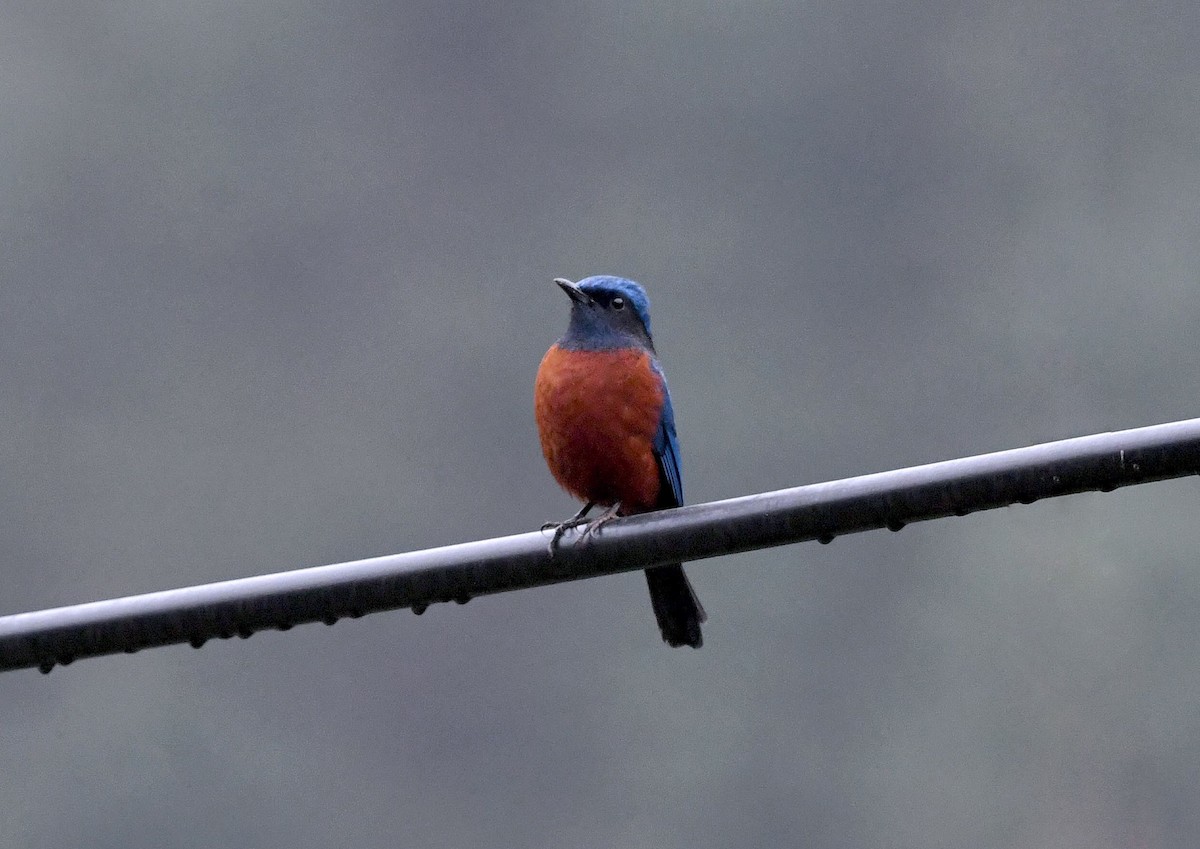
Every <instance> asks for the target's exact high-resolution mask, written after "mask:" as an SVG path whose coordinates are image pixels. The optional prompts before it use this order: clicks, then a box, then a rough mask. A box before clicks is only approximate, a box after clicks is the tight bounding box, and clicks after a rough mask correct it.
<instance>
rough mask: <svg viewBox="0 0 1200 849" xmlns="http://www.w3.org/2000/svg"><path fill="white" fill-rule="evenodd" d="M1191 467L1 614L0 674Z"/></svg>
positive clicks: (808, 504) (994, 484)
mask: <svg viewBox="0 0 1200 849" xmlns="http://www.w3.org/2000/svg"><path fill="white" fill-rule="evenodd" d="M1198 471H1200V419H1190V420H1188V421H1181V422H1173V423H1170V424H1161V425H1154V426H1152V427H1144V428H1137V429H1134V430H1125V431H1119V432H1116V433H1101V434H1094V435H1091V436H1081V437H1078V438H1075V439H1066V440H1062V441H1060V442H1049V443H1045V444H1042V445H1034V446H1031V447H1029V448H1017V449H1013V450H1010V451H1001V452H997V453H994V454H983V455H979V456H975V457H965V458H961V459H957V460H947V461H945V462H941V463H932V464H929V465H925V466H914V467H911V468H906V469H897V470H894V471H889V472H880V473H878V474H872V475H864V476H862V477H854V478H847V479H845V480H837V481H829V482H827V483H818V484H812V485H809V486H801V487H796V488H794V489H784V490H779V491H777V492H764V493H759V494H757V495H747V496H743V497H741V498H732V499H729V500H726V501H714V502H710V503H707V504H695V505H691V506H687V507H680V508H678V509H674V510H664V511H661V512H658V513H650V514H644V515H640V516H631V517H629V518H626V519H620V520H617V521H614V522H612V523H610V524H608V525H606V526H605V528H604V530H603V531H602V532H600V533H598V534H595V535H594V536H593V537H592V538H591V539H589V540H588V541H587V543H586V544H584V545H580V546H576V545H574V544H573V543H574V541H575V539H576V538H577V535H578V531H570V532H568V533H567V534H565V535H564V536H563V539H562V541H561V543H560V545H559V547H558V548H557V549H556V551H555V553H554V554H553V555H551V553H550V551H549V548H548V545H547V543H548V540H549V533H537V532H535V533H525V534H519V535H517V536H509V537H499V538H496V539H488V540H480V541H477V542H467V543H461V544H458V545H451V546H446V547H444V548H432V549H427V550H424V551H413V552H408V553H404V554H393V555H389V556H386V557H373V558H369V559H367V560H355V561H352V562H349V563H337V564H334V565H330V566H317V567H313V568H308V569H299V570H295V571H291V572H280V573H277V574H272V575H260V576H256V577H251V578H240V579H237V580H232V581H224V582H221V583H216V584H204V585H201V586H193V587H185V588H182V589H175V590H167V591H164V592H155V593H148V594H145V595H136V596H129V597H127V598H118V599H111V600H107V601H96V602H90V603H87V604H78V605H74V606H71V607H59V608H53V609H50V610H40V611H36V612H32V613H19V614H15V615H11V616H4V617H0V670H10V669H23V668H33V667H37V668H38V669H40V670H41V671H42V672H49V671H50V670H51V669H53V668H54V666H55V665H66V664H68V663H71V662H72V661H73V660H76V659H78V658H82V657H96V656H99V655H106V654H115V653H118V652H130V653H132V652H136V651H139V650H141V649H145V648H152V647H155V646H165V645H171V644H176V643H185V642H186V643H191V645H193V646H195V647H196V648H199V647H200V646H202V645H203V644H204V643H205V642H206V641H207V640H209V639H212V638H214V637H220V638H223V639H228V638H230V637H233V636H238V637H249V636H250V635H251V634H254V633H255V632H257V631H262V630H264V629H269V628H277V629H280V630H287V629H288V628H291V627H292V626H293V625H299V624H302V623H305V622H325V623H326V624H328V625H332V624H333V623H335V622H336V621H338V619H341V618H343V617H347V616H348V617H359V616H364V615H366V614H368V613H376V612H379V611H383V610H394V609H397V608H403V607H408V608H411V609H412V610H413V611H414V612H416V613H422V612H424V610H425V608H426V607H427V606H428V605H430V604H434V603H436V602H449V601H455V602H458V603H460V604H465V603H466V602H467V601H468V600H470V599H471V598H474V597H475V596H479V595H486V594H489V593H499V592H507V591H509V590H519V589H526V588H529V587H537V586H544V585H547V584H553V583H558V582H560V581H573V580H580V579H583V578H592V577H596V576H599V575H609V574H614V573H617V572H627V571H632V570H636V569H643V568H646V567H648V566H654V565H659V564H663V563H674V562H679V561H683V560H699V559H703V558H707V557H717V556H719V555H723V554H733V553H736V552H740V551H748V550H751V549H757V548H766V547H769V546H775V545H784V544H787V543H794V542H803V541H805V540H814V539H815V540H819V541H820V542H823V543H827V542H830V541H832V540H833V539H834V538H835V537H838V536H841V535H843V534H851V533H858V532H861V531H868V530H873V529H877V528H889V529H891V530H893V531H898V530H900V529H901V528H903V527H904V526H905V525H906V524H908V523H910V522H918V521H924V520H928V519H937V518H942V517H946V516H964V515H966V514H968V513H973V512H976V511H979V510H989V509H992V508H996V507H1003V506H1006V505H1009V504H1015V503H1022V504H1029V503H1032V502H1034V501H1037V500H1039V499H1042V498H1052V497H1056V496H1062V495H1070V494H1073V493H1078V492H1086V491H1092V490H1101V491H1105V492H1107V491H1109V490H1112V489H1116V488H1117V487H1121V486H1129V485H1133V484H1142V483H1149V482H1152V481H1157V480H1165V479H1168V478H1177V477H1183V476H1186V475H1192V474H1196V473H1197V472H1198Z"/></svg>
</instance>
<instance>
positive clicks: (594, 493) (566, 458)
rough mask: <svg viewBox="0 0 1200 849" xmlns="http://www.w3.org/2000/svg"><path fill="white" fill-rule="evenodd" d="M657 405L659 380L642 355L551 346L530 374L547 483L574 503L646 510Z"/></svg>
mask: <svg viewBox="0 0 1200 849" xmlns="http://www.w3.org/2000/svg"><path fill="white" fill-rule="evenodd" d="M662 406H663V386H662V381H661V380H660V379H659V376H658V374H657V373H655V371H654V369H653V368H652V367H651V365H650V357H649V355H648V354H647V353H646V352H645V351H637V350H619V351H568V350H565V349H563V348H560V347H558V346H557V345H555V346H554V347H552V348H551V349H550V350H549V351H547V352H546V356H545V357H544V358H543V359H542V364H541V366H540V367H539V368H538V373H537V381H536V382H535V384H534V417H535V418H536V419H537V426H538V433H539V436H540V437H541V442H542V453H543V454H545V455H546V464H547V465H548V466H549V467H550V472H551V474H553V475H554V479H555V480H556V481H558V483H559V485H560V486H562V488H563V489H565V490H566V491H567V492H569V493H571V494H572V495H574V496H575V497H576V498H578V499H580V500H581V501H594V502H596V503H597V504H600V505H604V506H608V505H611V504H616V503H617V502H620V503H621V505H622V507H623V508H624V510H622V512H625V513H635V512H638V511H641V510H651V509H653V508H654V507H655V505H656V503H657V500H658V495H659V492H658V490H659V476H658V461H657V460H656V459H655V457H654V450H653V441H654V435H655V433H656V432H657V430H658V427H659V424H660V421H661V419H662Z"/></svg>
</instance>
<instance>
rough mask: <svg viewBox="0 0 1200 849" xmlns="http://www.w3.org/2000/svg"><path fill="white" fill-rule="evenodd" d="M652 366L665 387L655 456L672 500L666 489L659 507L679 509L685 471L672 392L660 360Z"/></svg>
mask: <svg viewBox="0 0 1200 849" xmlns="http://www.w3.org/2000/svg"><path fill="white" fill-rule="evenodd" d="M650 365H651V367H652V368H653V369H654V372H655V373H656V374H657V375H658V377H659V379H660V380H662V385H663V411H662V419H661V420H660V422H659V425H658V432H657V433H655V434H654V444H653V447H654V456H655V458H656V459H657V460H658V468H659V470H660V471H661V472H662V476H663V478H664V479H665V480H666V482H667V483H668V484H670V487H671V493H670V500H669V501H668V494H667V492H666V491H665V489H664V491H663V492H662V493H660V494H659V501H660V502H661V503H660V504H659V505H658V506H660V507H679V506H680V505H682V504H683V470H682V468H681V466H680V462H679V437H678V436H676V435H675V409H674V408H673V407H672V406H671V390H670V389H668V388H667V377H666V375H664V374H663V371H662V367H661V366H659V364H658V360H651V361H650Z"/></svg>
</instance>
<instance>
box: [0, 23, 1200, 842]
mask: <svg viewBox="0 0 1200 849" xmlns="http://www.w3.org/2000/svg"><path fill="white" fill-rule="evenodd" d="M1198 36H1200V9H1198V7H1197V6H1196V5H1195V4H1194V3H1191V2H1184V1H1183V0H1174V2H1164V3H1155V4H1132V3H1106V2H1101V3H1084V2H1054V1H1053V0H1051V2H1045V0H1042V2H1017V3H1008V4H996V3H990V2H964V3H944V2H935V1H934V0H918V1H917V2H910V3H905V4H896V3H890V2H884V1H883V0H848V2H847V0H840V2H832V0H820V1H819V2H811V3H803V4H800V3H760V2H739V3H720V2H709V3H699V4H678V3H655V2H650V3H640V4H614V3H585V4H528V3H515V4H494V3H472V2H445V0H439V2H413V3H404V4H388V3H373V2H360V1H359V0H344V2H339V3H331V2H322V0H288V2H279V0H263V1H262V2H257V3H252V4H246V3H232V2H223V0H203V2H182V0H178V2H162V3H145V2H129V0H115V2H106V3H102V4H97V3H84V2H66V0H62V1H61V2H60V1H59V0H37V1H36V2H33V1H32V0H17V2H9V3H6V4H4V5H3V7H0V115H3V120H2V121H0V464H2V465H0V467H2V468H3V470H4V481H5V482H6V485H5V486H3V488H2V489H0V588H2V593H0V612H3V613H15V612H20V611H25V610H32V609H37V608H42V607H48V606H57V605H62V604H70V603H75V602H83V601H90V600H93V599H98V598H108V597H114V596H120V595H126V594H131V593H140V592H147V591H152V590H157V589H166V588H171V587H176V586H182V585H187V584H193V583H200V582H208V581H217V580H222V579H227V578H235V577H241V576H245V575H251V574H259V573H265V572H273V571H281V570H286V569H291V568H297V567H303V566H312V565H318V564H323V563H328V562H336V561H342V560H350V559H356V558H361V557H367V556H371V555H377V554H387V553H392V552H397V551H405V550H412V549H418V548H424V547H428V546H435V545H441V544H446V543H452V542H458V541H464V540H469V539H478V538H483V537H488V536H494V535H501V534H509V533H518V532H523V531H527V530H531V529H533V528H534V527H536V526H537V525H539V524H540V523H542V522H544V521H547V520H550V519H561V518H565V517H566V516H568V515H570V514H571V513H572V512H574V510H575V509H576V507H577V505H576V504H575V503H573V502H572V501H571V500H570V499H569V498H568V497H567V496H566V495H564V494H563V493H561V492H560V491H558V489H557V488H556V487H555V485H554V483H553V481H552V480H551V478H550V476H549V474H548V472H547V471H546V470H545V467H544V464H543V462H542V458H541V455H540V452H539V449H538V445H537V438H536V433H535V429H534V424H533V418H532V384H533V376H534V373H535V371H536V368H537V365H538V361H539V359H540V357H541V355H542V353H543V352H544V351H545V349H546V347H547V346H548V345H549V344H550V343H551V342H552V341H553V340H554V339H555V338H556V337H557V336H558V335H559V334H560V333H561V332H562V331H563V330H564V329H565V324H566V317H567V301H566V299H565V298H564V297H563V296H562V293H561V292H559V291H558V290H557V289H556V288H555V287H554V286H553V285H552V284H551V279H552V278H553V277H555V276H567V277H571V278H573V279H578V278H581V277H583V276H586V275H589V274H595V273H613V274H621V275H625V276H629V277H632V278H634V279H636V280H639V281H640V282H642V283H643V284H644V285H645V286H646V287H647V289H648V291H649V293H650V296H651V299H652V301H653V305H654V323H655V336H656V341H657V343H658V348H659V352H660V354H661V358H662V361H663V364H664V367H665V369H666V371H667V374H668V375H669V377H670V380H671V388H672V391H673V395H674V399H675V409H676V413H677V416H678V421H679V430H680V436H681V439H682V448H683V462H684V473H685V474H684V478H685V490H686V495H687V497H688V500H689V501H693V502H696V501H706V500H711V499H717V498H723V497H730V496H735V495H742V494H746V493H750V492H757V491H763V490H768V489H774V488H779V487H784V486H792V485H798V484H803V483H810V482H816V481H821V480H828V479H833V478H840V477H845V476H850V475H855V474H862V473H868V472H874V471H881V470H885V469H890V468H896V467H900V466H905V465H912V464H917V463H923V462H930V461H936V460H941V459H947V458H952V457H956V456H962V455H966V454H977V453H983V452H987V451H992V450H999V449H1004V448H1011V447H1017V446H1022V445H1027V444H1031V443H1035V442H1041V441H1047V440H1053V439H1059V438H1065V437H1070V436H1076V435H1081V434H1086V433H1093V432H1099V431H1105V430H1115V429H1121V428H1126V427H1135V426H1139V425H1147V424H1154V423H1158V422H1165V421H1169V420H1174V419H1181V418H1189V417H1192V416H1195V415H1197V413H1198V409H1197V403H1196V399H1197V398H1198V397H1200V370H1198V369H1197V368H1196V359H1197V355H1196V350H1197V349H1196V327H1197V321H1198V319H1200V298H1198V297H1197V293H1198V286H1197V268H1200V255H1198V254H1200V145H1198V144H1197V138H1198V130H1200V53H1198V52H1197V50H1196V43H1197V38H1198ZM1197 494H1198V493H1197V486H1196V482H1195V481H1194V480H1190V479H1189V480H1183V481H1177V482H1173V483H1164V484H1156V485H1150V486H1143V487H1137V488H1133V489H1129V490H1125V491H1121V492H1116V493H1113V494H1109V495H1086V496H1076V497H1072V498H1066V499H1060V500H1054V501H1048V502H1044V503H1039V504H1037V505H1035V506H1030V507H1014V508H1009V509H1005V510H999V511H993V512H989V513H984V514H980V515H975V516H971V517H968V518H963V519H948V520H943V521H937V522H930V523H927V524H922V525H917V526H912V527H909V528H907V529H906V530H904V531H903V532H902V533H899V534H893V533H887V532H876V533H871V534H865V535H861V536H857V537H848V538H842V539H838V540H837V541H836V542H835V543H833V544H832V545H829V546H819V545H816V544H806V545H798V546H792V547H787V548H781V549H776V550H772V551H764V552H757V553H751V554H745V555H741V556H737V557H730V558H724V559H717V560H711V561H707V562H703V563H695V564H692V566H691V567H689V571H690V573H691V575H692V579H693V581H694V583H695V584H696V587H697V589H698V591H699V593H700V595H701V597H702V599H703V600H704V603H705V605H706V606H707V608H708V611H709V615H710V620H709V623H708V626H707V628H706V631H705V638H706V644H705V647H704V648H703V649H702V650H701V651H697V652H693V651H686V650H670V649H668V648H666V647H665V646H664V645H663V644H662V643H661V642H660V640H659V636H658V633H657V629H656V627H655V624H654V619H653V616H652V614H651V611H650V607H649V603H648V600H647V597H646V589H645V585H644V581H643V580H642V578H641V576H640V575H636V574H629V575H619V576H614V577H609V578H604V579H598V580H592V581H585V582H580V583H572V584H565V585H559V586H555V587H551V588H546V589H537V590H531V591H526V592H519V593H512V594H507V595H502V596H492V597H486V598H480V599H476V600H475V601H473V602H472V603H471V604H469V605H467V606H466V607H458V606H455V605H449V606H447V605H439V606H435V607H433V608H431V609H430V611H429V612H428V613H427V614H426V615H425V616H422V617H420V618H418V617H415V616H413V615H412V614H411V613H409V612H407V611H401V612H397V613H392V614H381V615H376V616H372V617H368V618H366V619H363V620H360V621H352V622H343V623H340V624H338V625H337V626H335V627H333V628H326V627H324V626H320V625H309V626H305V627H301V628H297V629H296V630H294V631H291V632H288V633H266V634H262V635H259V636H256V637H254V638H253V639H251V640H249V641H246V642H243V641H240V640H234V641H228V642H216V643H210V644H209V645H207V646H206V647H205V648H204V649H203V650H201V651H194V650H192V649H191V648H188V647H186V646H183V647H171V648H166V649H160V650H155V651H150V652H146V653H143V654H139V655H137V656H136V657H126V656H119V657H111V658H102V659H97V660H88V661H81V662H80V663H78V664H76V665H74V666H71V667H69V668H66V669H57V670H55V671H54V672H53V673H52V674H51V675H49V676H42V675H39V674H38V673H36V672H33V671H26V672H15V673H9V674H5V675H3V676H0V719H2V722H0V763H2V764H3V765H4V773H5V780H4V782H2V786H0V810H3V811H4V815H3V816H2V817H0V845H4V846H13V847H18V846H19V847H30V849H41V847H54V849H58V847H63V846H89V847H100V848H101V849H104V847H114V849H115V848H116V847H121V849H125V848H126V847H134V848H135V849H136V847H155V849H157V847H163V846H170V847H211V846H220V845H227V846H237V847H245V848H246V849H253V847H263V849H275V847H324V846H355V847H393V846H412V847H466V846H499V847H543V846H544V847H559V846H571V847H574V846H603V847H688V849H706V848H707V847H733V846H784V845H803V846H809V847H874V846H878V847H930V846H944V847H961V846H971V847H981V849H990V847H1039V846H1047V847H1049V846H1053V847H1089V849H1094V847H1159V846H1169V847H1176V846H1178V847H1194V846H1196V845H1197V843H1198V842H1200V812H1198V809H1197V807H1196V805H1195V799H1196V796H1195V794H1196V786H1197V783H1198V782H1200V666H1198V665H1197V663H1196V656H1197V652H1198V651H1200V570H1198V569H1197V551H1198V550H1200V522H1197V521H1196V518H1195V517H1196V512H1197V510H1198V509H1200V506H1198V503H1197Z"/></svg>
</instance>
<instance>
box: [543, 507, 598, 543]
mask: <svg viewBox="0 0 1200 849" xmlns="http://www.w3.org/2000/svg"><path fill="white" fill-rule="evenodd" d="M595 506H596V504H595V502H594V501H589V502H588V503H587V504H585V505H583V509H582V510H580V511H579V512H578V513H576V514H575V515H574V516H572V517H571V518H570V519H567V521H565V522H547V523H546V524H544V525H542V530H543V531H548V530H550V529H551V528H553V529H554V535H553V536H551V537H550V555H551V556H553V555H554V551H555V549H557V548H558V541H559V540H560V539H562V535H563V534H565V533H566V532H567V531H569V530H571V528H578V527H579V526H580V525H586V524H587V523H588V519H587V514H588V511H589V510H591V509H592V508H593V507H595Z"/></svg>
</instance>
